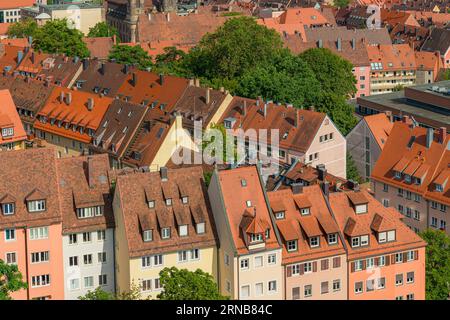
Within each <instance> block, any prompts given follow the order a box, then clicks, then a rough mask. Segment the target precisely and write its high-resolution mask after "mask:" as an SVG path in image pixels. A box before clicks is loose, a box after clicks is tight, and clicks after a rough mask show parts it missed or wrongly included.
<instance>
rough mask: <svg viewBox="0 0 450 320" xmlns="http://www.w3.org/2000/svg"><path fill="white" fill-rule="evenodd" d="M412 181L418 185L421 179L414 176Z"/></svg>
mask: <svg viewBox="0 0 450 320" xmlns="http://www.w3.org/2000/svg"><path fill="white" fill-rule="evenodd" d="M414 183H415V184H418V185H421V184H422V179H420V178H417V177H414Z"/></svg>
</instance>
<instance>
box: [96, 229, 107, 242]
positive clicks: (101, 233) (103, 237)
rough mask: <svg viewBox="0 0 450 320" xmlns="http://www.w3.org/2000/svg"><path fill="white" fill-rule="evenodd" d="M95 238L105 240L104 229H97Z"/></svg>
mask: <svg viewBox="0 0 450 320" xmlns="http://www.w3.org/2000/svg"><path fill="white" fill-rule="evenodd" d="M97 240H98V241H105V240H106V230H98V231H97Z"/></svg>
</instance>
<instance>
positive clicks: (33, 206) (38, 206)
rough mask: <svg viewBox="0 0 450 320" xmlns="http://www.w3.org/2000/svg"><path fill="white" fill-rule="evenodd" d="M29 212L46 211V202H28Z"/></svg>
mask: <svg viewBox="0 0 450 320" xmlns="http://www.w3.org/2000/svg"><path fill="white" fill-rule="evenodd" d="M27 207H28V212H42V211H45V200H33V201H28V202H27Z"/></svg>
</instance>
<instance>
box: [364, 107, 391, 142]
mask: <svg viewBox="0 0 450 320" xmlns="http://www.w3.org/2000/svg"><path fill="white" fill-rule="evenodd" d="M364 121H365V122H366V124H367V127H368V128H369V129H370V131H371V132H372V135H373V137H374V138H375V141H376V142H377V144H378V146H379V147H380V148H381V149H383V148H384V145H385V143H386V141H387V139H388V138H389V133H390V132H391V130H392V126H393V123H392V122H391V121H390V120H389V118H388V117H387V116H386V114H385V113H379V114H374V115H370V116H366V117H364Z"/></svg>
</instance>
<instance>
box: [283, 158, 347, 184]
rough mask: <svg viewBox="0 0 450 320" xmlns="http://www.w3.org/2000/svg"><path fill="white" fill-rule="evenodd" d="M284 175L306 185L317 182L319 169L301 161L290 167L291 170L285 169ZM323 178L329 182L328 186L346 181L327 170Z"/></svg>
mask: <svg viewBox="0 0 450 320" xmlns="http://www.w3.org/2000/svg"><path fill="white" fill-rule="evenodd" d="M284 176H285V177H286V178H288V179H289V180H292V181H293V182H303V183H306V185H311V184H317V183H319V180H318V179H319V170H318V169H317V168H314V167H312V166H310V165H306V164H304V163H302V162H297V164H296V165H295V166H294V167H293V168H291V170H289V171H287V172H286V173H285V174H284ZM325 180H326V181H328V182H329V183H330V186H333V185H336V184H339V183H340V184H344V183H346V182H347V181H346V180H345V179H342V178H339V177H336V176H334V175H332V174H331V173H328V172H327V173H326V175H325Z"/></svg>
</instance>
